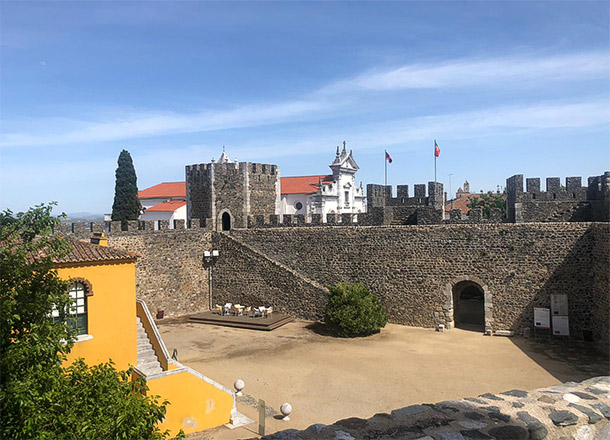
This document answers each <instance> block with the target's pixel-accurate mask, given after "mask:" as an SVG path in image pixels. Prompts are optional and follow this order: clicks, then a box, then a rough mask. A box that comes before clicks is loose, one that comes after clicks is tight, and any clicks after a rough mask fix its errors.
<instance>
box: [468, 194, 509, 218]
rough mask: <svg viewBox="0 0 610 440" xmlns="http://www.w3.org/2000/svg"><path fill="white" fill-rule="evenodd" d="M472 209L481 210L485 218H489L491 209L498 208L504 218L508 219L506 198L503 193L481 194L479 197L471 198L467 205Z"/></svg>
mask: <svg viewBox="0 0 610 440" xmlns="http://www.w3.org/2000/svg"><path fill="white" fill-rule="evenodd" d="M467 206H468V207H469V208H470V209H477V208H481V209H482V210H483V218H489V217H490V215H491V209H492V208H496V209H499V210H500V211H501V212H502V217H506V196H505V195H504V194H503V193H494V192H491V191H488V192H487V193H481V194H479V197H471V198H470V202H469V203H468V205H467Z"/></svg>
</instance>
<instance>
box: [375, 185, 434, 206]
mask: <svg viewBox="0 0 610 440" xmlns="http://www.w3.org/2000/svg"><path fill="white" fill-rule="evenodd" d="M366 196H367V206H368V207H369V209H371V208H380V207H388V206H404V207H417V206H433V207H436V208H438V209H442V206H443V197H444V194H443V184H442V183H440V182H428V192H427V194H426V185H425V184H415V185H413V196H412V197H411V196H410V194H409V185H397V186H396V197H392V186H391V185H387V186H386V185H377V184H368V185H367V186H366Z"/></svg>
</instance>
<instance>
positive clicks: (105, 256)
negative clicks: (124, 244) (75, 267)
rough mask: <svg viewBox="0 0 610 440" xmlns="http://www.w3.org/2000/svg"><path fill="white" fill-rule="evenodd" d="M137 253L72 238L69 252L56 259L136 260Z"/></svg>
mask: <svg viewBox="0 0 610 440" xmlns="http://www.w3.org/2000/svg"><path fill="white" fill-rule="evenodd" d="M136 258H137V255H136V254H134V253H133V252H127V251H123V250H120V249H115V248H111V247H105V246H99V245H97V244H91V243H87V242H84V241H77V240H71V241H70V251H69V252H68V254H67V255H66V256H65V257H63V258H60V259H58V260H55V262H56V263H59V264H70V263H88V262H95V261H113V260H130V261H135V260H136Z"/></svg>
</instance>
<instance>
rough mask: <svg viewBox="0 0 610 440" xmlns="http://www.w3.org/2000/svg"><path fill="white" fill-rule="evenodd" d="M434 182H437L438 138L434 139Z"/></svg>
mask: <svg viewBox="0 0 610 440" xmlns="http://www.w3.org/2000/svg"><path fill="white" fill-rule="evenodd" d="M434 183H436V139H434Z"/></svg>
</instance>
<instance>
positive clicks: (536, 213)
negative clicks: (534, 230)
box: [506, 172, 610, 223]
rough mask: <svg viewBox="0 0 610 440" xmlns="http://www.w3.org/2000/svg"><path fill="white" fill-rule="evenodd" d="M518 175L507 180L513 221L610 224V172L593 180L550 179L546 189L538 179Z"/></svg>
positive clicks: (507, 199)
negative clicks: (602, 222)
mask: <svg viewBox="0 0 610 440" xmlns="http://www.w3.org/2000/svg"><path fill="white" fill-rule="evenodd" d="M523 183H524V182H523V175H522V174H516V175H514V176H511V177H509V178H508V179H506V207H507V218H508V221H509V222H512V223H521V222H558V221H573V222H582V221H610V212H608V206H609V205H608V200H609V194H610V190H609V188H610V186H609V185H610V173H609V172H606V173H604V174H603V175H601V176H594V177H589V179H588V181H587V186H583V185H582V178H581V177H566V178H565V181H564V185H562V184H561V179H560V178H559V177H547V178H546V182H545V190H544V191H543V190H542V189H541V181H540V178H538V177H533V178H527V179H525V190H524V187H523Z"/></svg>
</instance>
